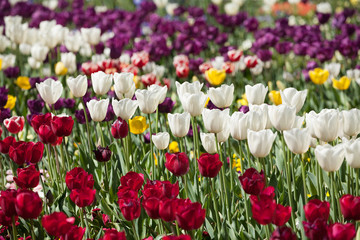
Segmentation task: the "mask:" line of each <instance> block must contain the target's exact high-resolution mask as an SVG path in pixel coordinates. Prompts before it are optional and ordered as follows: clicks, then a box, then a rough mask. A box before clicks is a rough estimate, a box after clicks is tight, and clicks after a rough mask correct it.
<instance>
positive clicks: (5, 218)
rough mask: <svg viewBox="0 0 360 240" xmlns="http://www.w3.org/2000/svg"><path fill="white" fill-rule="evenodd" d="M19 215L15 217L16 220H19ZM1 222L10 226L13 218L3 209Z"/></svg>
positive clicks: (0, 213)
mask: <svg viewBox="0 0 360 240" xmlns="http://www.w3.org/2000/svg"><path fill="white" fill-rule="evenodd" d="M17 219H18V218H17V217H15V221H17ZM0 224H1V225H3V226H5V227H8V226H10V225H11V224H12V218H11V217H8V216H6V215H5V213H4V212H3V211H2V210H1V211H0Z"/></svg>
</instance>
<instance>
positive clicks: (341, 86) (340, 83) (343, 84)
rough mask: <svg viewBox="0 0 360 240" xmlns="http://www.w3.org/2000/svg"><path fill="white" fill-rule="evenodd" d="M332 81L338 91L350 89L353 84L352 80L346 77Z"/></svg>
mask: <svg viewBox="0 0 360 240" xmlns="http://www.w3.org/2000/svg"><path fill="white" fill-rule="evenodd" d="M332 81H333V87H334V88H336V89H338V90H346V89H348V88H349V87H350V83H351V79H350V78H348V77H346V76H343V77H342V78H340V79H339V80H336V79H335V78H333V80H332Z"/></svg>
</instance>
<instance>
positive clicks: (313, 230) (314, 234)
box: [303, 219, 328, 240]
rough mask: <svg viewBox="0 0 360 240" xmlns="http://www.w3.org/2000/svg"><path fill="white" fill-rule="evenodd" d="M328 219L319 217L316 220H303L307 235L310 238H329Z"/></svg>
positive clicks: (311, 239)
mask: <svg viewBox="0 0 360 240" xmlns="http://www.w3.org/2000/svg"><path fill="white" fill-rule="evenodd" d="M326 222H327V221H325V220H322V219H317V220H315V221H314V222H305V221H304V222H303V226H304V232H305V236H306V237H308V238H309V239H310V240H317V239H327V232H326V231H327V227H328V225H327V223H326Z"/></svg>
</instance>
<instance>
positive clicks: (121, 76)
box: [114, 72, 135, 96]
mask: <svg viewBox="0 0 360 240" xmlns="http://www.w3.org/2000/svg"><path fill="white" fill-rule="evenodd" d="M133 79H134V74H133V73H125V72H123V73H114V90H115V93H116V95H117V96H120V95H122V94H126V93H127V92H129V90H130V89H131V88H132V87H133V86H135V83H134V80H133Z"/></svg>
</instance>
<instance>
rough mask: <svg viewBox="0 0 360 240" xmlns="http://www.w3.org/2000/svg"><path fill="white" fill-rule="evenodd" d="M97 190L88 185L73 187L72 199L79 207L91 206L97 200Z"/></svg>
mask: <svg viewBox="0 0 360 240" xmlns="http://www.w3.org/2000/svg"><path fill="white" fill-rule="evenodd" d="M95 194H96V190H95V189H91V188H88V187H85V188H81V189H73V190H71V193H70V199H71V201H73V202H74V203H75V204H76V206H78V207H87V206H90V205H91V204H92V203H93V202H94V200H95Z"/></svg>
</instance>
